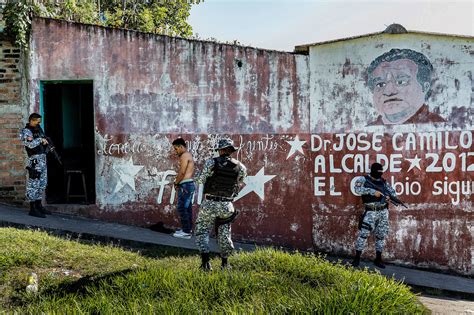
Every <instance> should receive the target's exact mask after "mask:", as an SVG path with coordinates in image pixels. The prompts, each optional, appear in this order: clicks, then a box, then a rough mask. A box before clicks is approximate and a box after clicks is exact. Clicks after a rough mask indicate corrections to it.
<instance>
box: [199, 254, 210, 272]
mask: <svg viewBox="0 0 474 315" xmlns="http://www.w3.org/2000/svg"><path fill="white" fill-rule="evenodd" d="M199 268H200V269H201V270H202V271H211V270H212V267H211V263H210V262H209V253H201V267H199Z"/></svg>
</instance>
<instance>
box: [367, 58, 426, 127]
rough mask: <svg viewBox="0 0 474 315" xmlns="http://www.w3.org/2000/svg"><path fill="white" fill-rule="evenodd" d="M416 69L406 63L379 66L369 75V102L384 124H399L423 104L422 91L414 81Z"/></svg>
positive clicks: (409, 63)
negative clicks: (371, 90) (372, 88)
mask: <svg viewBox="0 0 474 315" xmlns="http://www.w3.org/2000/svg"><path fill="white" fill-rule="evenodd" d="M417 72H418V66H417V65H416V64H415V63H414V62H413V61H411V60H409V59H398V60H394V61H392V62H382V63H381V64H380V65H378V66H377V68H375V70H374V72H373V74H372V75H373V78H374V79H373V80H374V90H373V101H374V105H375V108H376V109H377V111H378V112H379V113H380V115H382V119H383V121H384V123H386V124H401V123H404V122H405V121H406V120H408V119H409V118H410V117H411V116H413V115H414V114H415V113H416V112H417V111H418V110H419V109H420V108H421V106H423V104H424V102H425V93H424V90H426V89H428V88H429V83H425V87H424V88H423V87H422V86H421V85H420V83H419V82H418V81H417V79H416V75H417Z"/></svg>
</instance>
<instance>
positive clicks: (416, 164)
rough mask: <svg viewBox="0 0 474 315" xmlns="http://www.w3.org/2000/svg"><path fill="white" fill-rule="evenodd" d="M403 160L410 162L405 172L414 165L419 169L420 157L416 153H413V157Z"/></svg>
mask: <svg viewBox="0 0 474 315" xmlns="http://www.w3.org/2000/svg"><path fill="white" fill-rule="evenodd" d="M405 160H407V161H409V162H410V167H409V168H408V171H407V172H409V171H411V170H412V169H413V168H415V167H416V168H417V169H419V170H420V171H421V166H420V161H421V159H420V158H419V157H418V155H415V157H414V158H412V159H408V158H405Z"/></svg>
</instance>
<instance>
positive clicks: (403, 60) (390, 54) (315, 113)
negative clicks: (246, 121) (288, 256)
mask: <svg viewBox="0 0 474 315" xmlns="http://www.w3.org/2000/svg"><path fill="white" fill-rule="evenodd" d="M310 52H311V56H315V59H312V60H311V61H310V64H311V68H312V74H313V73H317V75H315V76H313V77H312V78H311V81H312V87H313V93H312V95H311V105H310V106H311V115H310V116H311V120H312V122H311V129H312V133H311V141H310V149H311V152H312V153H313V157H314V160H313V162H314V165H313V166H314V169H313V174H314V196H315V197H316V199H317V200H318V203H319V205H317V206H315V207H314V209H313V222H314V226H313V232H314V234H313V235H314V243H315V246H316V247H319V248H324V249H326V250H335V249H336V250H340V251H341V252H348V249H349V248H350V246H348V244H351V243H352V242H353V239H351V237H350V236H349V237H348V234H349V235H352V233H350V232H349V233H347V232H344V230H345V229H346V228H347V226H349V227H350V230H351V231H356V230H357V227H356V226H355V221H354V220H353V214H354V213H361V212H362V211H363V206H362V202H361V200H360V198H359V197H358V196H357V194H356V192H355V190H354V184H355V181H356V180H357V178H358V177H359V176H361V175H364V174H366V173H368V172H369V170H370V165H371V164H372V163H374V162H379V163H381V164H382V165H383V166H384V171H385V173H384V178H385V179H386V180H387V181H388V183H389V184H390V185H391V186H392V187H393V188H394V189H395V191H396V193H397V195H398V198H399V199H401V200H402V201H404V202H405V203H406V204H407V206H408V208H407V209H405V208H402V207H396V206H391V207H390V230H391V231H390V233H389V236H388V237H389V239H388V244H387V245H388V246H387V250H388V255H389V256H391V258H392V259H394V260H404V259H406V260H409V261H412V262H416V263H417V264H418V265H429V266H434V265H435V264H431V263H429V262H428V261H429V260H431V259H432V260H433V261H435V260H437V262H438V263H439V262H440V259H434V257H435V256H436V257H438V258H439V257H444V258H442V259H441V260H442V261H443V263H446V264H448V265H449V264H453V263H454V264H459V266H462V267H461V268H462V269H464V270H472V261H473V259H474V251H473V250H472V249H461V248H462V247H463V246H462V245H461V244H460V243H461V242H465V243H470V244H472V241H473V240H472V238H473V232H474V229H473V224H472V222H473V220H472V219H473V216H472V209H473V206H472V201H473V193H474V181H473V179H474V147H473V130H474V128H473V125H472V121H473V120H472V119H473V108H474V104H473V100H474V81H473V79H472V66H470V65H472V62H473V59H474V58H473V47H472V41H471V42H462V41H460V42H456V41H449V40H446V39H435V38H422V37H421V36H419V35H407V36H406V38H404V39H403V40H402V39H401V38H400V37H397V38H395V40H392V38H391V37H390V36H387V35H380V36H375V37H373V38H370V39H364V40H360V39H359V40H350V41H348V42H347V43H335V44H329V45H321V46H315V47H312V48H310ZM448 56H449V57H448ZM453 57H455V58H457V59H456V60H453V59H452V58H453ZM348 217H349V218H351V219H348ZM331 221H339V222H340V223H341V228H336V231H334V229H330V228H329V227H328V226H331V224H330V223H329V222H331ZM443 243H444V245H443ZM448 244H449V245H448ZM371 246H373V242H372V244H371ZM371 251H373V247H371V250H369V251H367V252H368V253H367V256H368V257H370V256H372V255H373V253H372V252H371ZM428 257H431V258H428ZM455 261H456V262H455ZM443 263H441V264H443Z"/></svg>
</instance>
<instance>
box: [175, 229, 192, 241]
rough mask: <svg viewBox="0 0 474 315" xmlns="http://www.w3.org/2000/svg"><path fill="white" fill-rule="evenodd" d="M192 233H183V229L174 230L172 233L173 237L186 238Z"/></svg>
mask: <svg viewBox="0 0 474 315" xmlns="http://www.w3.org/2000/svg"><path fill="white" fill-rule="evenodd" d="M191 236H192V234H191V233H185V232H183V231H176V232H174V233H173V237H176V238H183V239H186V240H189V239H190V238H191Z"/></svg>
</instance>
